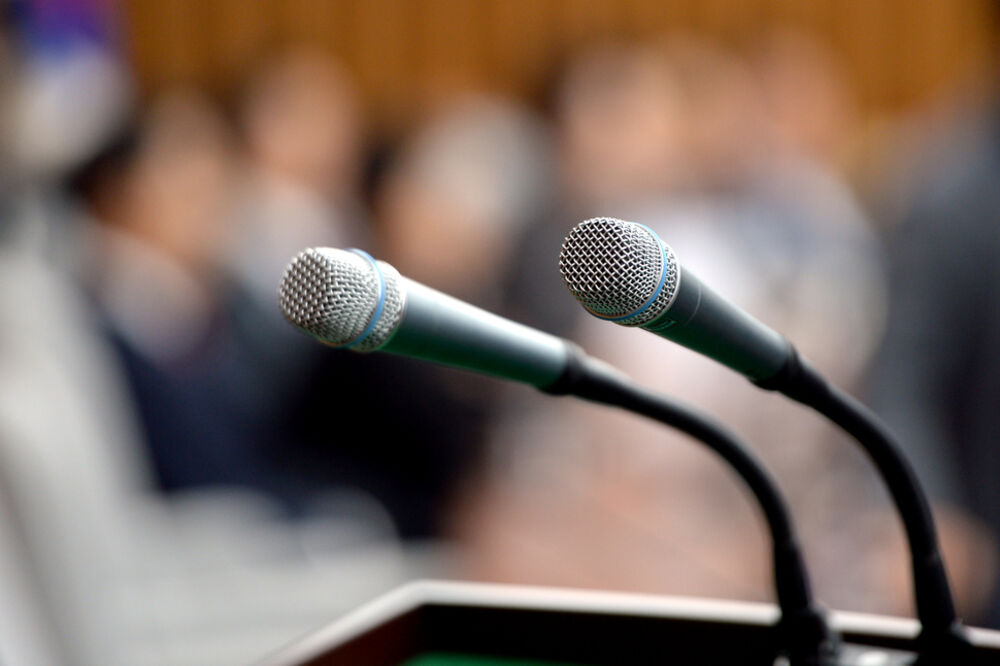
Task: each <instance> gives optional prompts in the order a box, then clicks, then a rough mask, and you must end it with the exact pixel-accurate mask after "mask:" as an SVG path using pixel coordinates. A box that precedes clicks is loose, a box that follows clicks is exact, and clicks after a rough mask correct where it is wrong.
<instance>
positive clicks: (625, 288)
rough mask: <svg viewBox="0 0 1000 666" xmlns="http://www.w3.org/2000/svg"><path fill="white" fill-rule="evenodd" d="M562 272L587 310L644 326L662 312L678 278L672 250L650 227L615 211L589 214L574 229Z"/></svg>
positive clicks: (561, 257) (565, 247)
mask: <svg viewBox="0 0 1000 666" xmlns="http://www.w3.org/2000/svg"><path fill="white" fill-rule="evenodd" d="M664 263H666V266H664ZM559 272H560V273H561V274H562V278H563V281H564V282H565V283H566V287H567V288H568V289H569V291H570V293H571V294H573V297H574V298H576V300H578V301H580V303H581V304H582V305H583V307H584V308H585V309H586V310H587V311H588V312H590V313H591V314H593V315H595V316H597V317H599V318H601V319H610V320H614V321H615V322H616V323H618V324H621V325H623V326H640V325H642V324H645V323H647V322H649V321H652V320H653V319H655V318H656V317H658V316H659V315H661V314H662V313H663V312H664V311H665V310H666V309H667V308H668V307H669V306H670V304H671V303H672V302H673V299H674V296H675V295H676V293H677V286H678V284H679V281H680V267H679V265H678V263H677V260H676V258H675V257H674V254H673V251H672V250H671V249H670V248H669V247H667V246H666V245H664V244H663V243H662V242H661V241H660V239H659V238H658V237H657V236H656V235H655V234H654V233H653V232H652V231H650V230H649V229H648V228H646V227H644V226H642V225H639V224H635V223H633V222H625V221H624V220H618V219H615V218H611V217H597V218H593V219H590V220H586V221H584V222H581V223H580V224H578V225H576V226H575V227H573V229H572V230H570V232H569V234H568V235H567V236H566V240H565V241H563V244H562V251H561V252H560V253H559ZM661 283H662V284H661Z"/></svg>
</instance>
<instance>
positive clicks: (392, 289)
mask: <svg viewBox="0 0 1000 666" xmlns="http://www.w3.org/2000/svg"><path fill="white" fill-rule="evenodd" d="M378 265H379V268H380V269H381V271H382V275H383V277H384V279H385V303H384V305H383V308H382V314H381V316H380V317H379V320H378V322H376V324H375V327H374V329H372V331H371V333H369V334H368V335H367V336H366V337H365V338H364V339H363V340H361V341H360V342H358V343H357V344H355V345H354V346H353V347H351V349H352V350H354V351H374V350H375V349H378V348H379V347H381V346H382V345H383V344H385V342H386V341H387V340H388V339H389V337H390V336H391V335H392V333H393V332H394V331H395V330H396V327H397V326H398V325H399V322H400V320H401V319H402V316H403V304H404V298H405V297H404V294H403V291H402V289H401V285H400V277H399V273H398V272H396V269H394V268H393V267H392V266H390V265H389V264H387V263H385V262H382V261H380V262H378ZM378 280H379V278H378V273H377V272H376V271H375V269H374V268H373V266H372V265H371V262H369V261H368V260H367V259H365V258H364V257H362V256H360V255H358V254H355V253H353V252H347V251H345V250H337V249H334V248H329V247H321V248H309V249H308V250H303V251H302V252H300V253H299V254H298V256H296V257H295V258H294V259H292V261H291V263H289V264H288V267H287V268H286V269H285V274H284V275H283V276H282V278H281V283H280V285H279V286H278V303H279V305H280V306H281V311H282V312H283V313H284V315H285V318H286V319H288V321H290V322H291V323H292V324H294V325H295V326H297V327H298V328H300V329H302V330H303V331H305V332H306V333H308V334H309V335H312V336H313V337H315V338H316V339H318V340H319V341H320V342H323V343H325V344H328V345H333V346H335V347H340V346H343V345H346V344H349V343H351V342H353V341H355V340H357V338H358V336H360V335H361V334H362V333H363V332H364V331H365V329H366V328H367V327H368V325H369V324H370V323H371V319H372V317H373V316H374V314H375V309H376V307H377V305H378V293H379V284H378Z"/></svg>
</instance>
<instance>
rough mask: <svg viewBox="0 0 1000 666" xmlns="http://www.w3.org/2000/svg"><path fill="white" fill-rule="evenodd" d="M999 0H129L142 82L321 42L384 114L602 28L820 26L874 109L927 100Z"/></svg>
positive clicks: (221, 85)
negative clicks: (343, 65) (351, 74)
mask: <svg viewBox="0 0 1000 666" xmlns="http://www.w3.org/2000/svg"><path fill="white" fill-rule="evenodd" d="M995 1H996V0H124V5H125V11H126V28H127V30H128V33H129V36H130V39H131V47H132V53H133V57H134V60H135V64H136V68H137V71H138V75H139V78H140V81H141V84H142V86H143V88H144V90H146V91H147V92H151V91H155V90H157V89H158V88H160V87H162V86H164V85H170V84H177V83H182V84H183V83H197V84H203V85H207V86H209V87H211V88H214V89H216V90H225V89H226V88H227V87H229V86H231V85H232V84H233V82H234V81H235V80H237V79H238V78H239V77H240V76H241V74H242V73H243V72H245V71H246V69H247V68H248V67H249V66H250V65H251V63H253V62H255V61H256V60H258V59H259V58H260V57H261V56H262V55H263V54H264V53H266V52H268V51H270V50H274V49H276V48H280V47H281V46H283V45H286V44H293V43H303V42H305V43H309V44H314V45H319V46H321V47H323V48H327V49H329V50H330V51H332V52H333V53H334V54H336V55H337V56H338V57H340V58H341V59H342V60H343V61H344V62H345V63H346V64H347V66H348V67H349V68H350V70H351V71H352V72H353V73H354V75H355V76H356V78H357V81H358V83H359V85H360V87H361V90H362V91H363V94H364V97H365V101H366V104H367V106H368V109H369V111H370V112H371V113H372V114H373V119H374V120H376V121H377V122H382V123H390V124H392V123H396V122H402V121H405V119H406V117H407V115H408V114H410V113H412V112H413V110H414V109H417V108H420V105H421V104H422V103H424V102H426V100H427V99H429V98H433V97H434V95H436V94H439V93H441V92H442V91H446V90H450V89H454V88H463V87H469V86H471V87H475V88H479V89H486V90H497V91H501V92H507V93H512V94H518V95H522V94H528V93H529V92H530V91H532V90H534V89H535V88H537V86H538V85H539V83H540V81H541V80H542V78H543V77H544V74H545V72H547V71H548V70H549V68H550V67H551V66H552V63H553V62H554V61H555V59H556V58H558V57H559V56H560V55H561V54H563V53H565V51H566V49H569V48H573V47H576V46H579V45H580V44H582V43H585V42H587V41H588V40H594V39H597V38H600V37H601V36H626V37H645V36H658V35H661V34H664V33H666V32H668V31H671V30H684V31H693V32H696V33H699V34H705V35H708V36H713V37H717V38H719V39H721V40H722V41H724V42H727V43H734V42H738V41H739V40H741V39H742V38H744V37H746V36H747V33H748V32H751V31H752V30H753V29H754V28H755V27H758V26H761V25H768V24H788V25H793V26H798V27H803V28H806V29H809V30H811V31H814V32H815V33H817V34H818V35H819V36H821V37H822V38H823V39H825V40H826V41H827V42H828V43H829V44H830V45H831V46H833V47H834V48H835V49H836V50H837V51H838V52H839V53H840V54H841V55H842V56H843V58H844V61H845V64H846V65H847V68H848V71H849V73H850V74H852V75H853V76H854V78H855V82H856V84H857V86H858V90H859V95H860V99H861V102H862V104H863V105H864V107H865V109H866V110H867V111H869V112H877V111H881V110H892V109H898V108H899V107H901V106H905V105H908V104H912V103H914V102H917V101H921V100H924V99H926V98H928V97H930V96H932V95H933V94H935V93H936V92H938V91H940V90H941V88H942V87H943V86H946V85H948V84H949V83H951V82H954V81H955V80H956V79H957V78H958V77H960V76H961V75H962V74H963V73H964V72H967V71H968V70H969V68H970V65H971V64H972V63H976V62H983V61H984V60H987V59H988V57H989V55H990V53H991V49H992V46H991V44H992V41H993V34H992V33H993V29H994V28H995V27H996V24H995V23H994V22H993V21H992V18H991V14H990V11H989V9H988V3H990V2H995Z"/></svg>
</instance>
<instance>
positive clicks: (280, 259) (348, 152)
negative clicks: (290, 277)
mask: <svg viewBox="0 0 1000 666" xmlns="http://www.w3.org/2000/svg"><path fill="white" fill-rule="evenodd" d="M238 102H239V109H238V116H239V125H240V129H241V134H242V139H243V151H244V157H245V164H244V168H243V171H244V173H243V174H242V177H243V178H242V181H243V182H242V183H241V185H240V192H239V196H238V199H239V200H238V205H237V207H236V210H235V211H234V212H235V214H236V218H237V220H236V224H235V225H234V227H233V228H232V229H231V247H230V248H229V249H228V250H227V259H228V261H229V264H230V265H231V266H232V269H233V272H234V274H235V275H236V277H237V278H239V279H240V280H241V281H242V282H243V283H244V284H245V285H246V286H247V288H248V289H249V291H250V293H251V295H252V296H254V297H255V298H256V299H257V300H259V302H260V305H261V307H262V308H263V309H264V310H265V312H266V313H267V314H273V315H277V314H278V313H277V307H276V305H275V296H274V294H275V289H276V285H277V284H278V279H279V278H280V277H281V272H282V271H283V270H284V268H285V265H286V264H287V263H288V260H289V259H290V258H291V257H292V256H294V255H295V253H297V252H298V251H299V250H301V249H303V248H306V247H314V246H319V245H327V246H332V247H351V246H354V245H358V244H361V243H363V241H365V240H366V239H367V234H366V233H365V232H366V229H365V223H366V220H365V215H364V213H363V211H362V209H361V207H360V205H359V202H358V201H357V185H358V184H357V179H358V176H359V174H358V166H359V164H360V155H359V153H360V150H361V148H362V145H363V139H364V135H363V129H364V128H362V126H361V123H360V118H359V115H360V111H359V108H358V104H359V103H358V100H357V95H356V92H355V90H354V85H353V83H352V81H351V80H350V77H349V76H348V73H347V72H346V71H344V70H343V68H342V67H341V65H340V64H339V63H337V62H336V61H335V60H333V59H332V58H331V57H329V56H328V55H326V54H325V53H323V52H320V51H311V50H305V49H298V50H291V51H287V52H283V53H280V54H278V55H276V56H275V57H272V58H270V59H268V60H266V61H264V63H263V65H262V66H261V67H259V68H258V69H257V70H256V71H254V72H253V73H252V75H251V77H250V79H249V81H248V83H247V84H246V86H245V89H244V90H243V91H242V95H241V97H240V99H239V100H238Z"/></svg>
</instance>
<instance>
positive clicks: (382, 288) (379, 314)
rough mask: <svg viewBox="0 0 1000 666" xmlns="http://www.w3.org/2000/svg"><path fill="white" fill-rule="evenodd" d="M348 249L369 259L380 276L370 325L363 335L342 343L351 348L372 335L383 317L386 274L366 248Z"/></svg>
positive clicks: (362, 332) (346, 347) (344, 346)
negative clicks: (376, 301)
mask: <svg viewBox="0 0 1000 666" xmlns="http://www.w3.org/2000/svg"><path fill="white" fill-rule="evenodd" d="M347 251H348V252H353V253H354V254H356V255H358V256H360V257H364V258H365V259H367V260H368V263H370V264H371V265H372V268H374V269H375V275H376V276H378V303H376V304H375V314H373V315H372V320H371V321H370V322H368V326H366V327H365V330H363V331H361V335H359V336H358V337H356V338H354V339H353V340H351V341H350V342H348V343H347V344H344V345H340V346H341V347H343V348H345V349H350V348H351V347H355V346H357V345H359V344H361V343H362V342H364V340H365V338H367V337H368V336H369V335H371V333H372V331H374V330H375V326H376V325H377V324H378V320H379V319H380V318H381V317H382V309H383V308H384V307H385V276H384V275H382V269H381V268H379V266H378V262H377V261H375V257H373V256H372V255H370V254H368V253H367V252H365V251H364V250H359V249H358V248H356V247H352V248H350V249H348V250H347Z"/></svg>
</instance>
